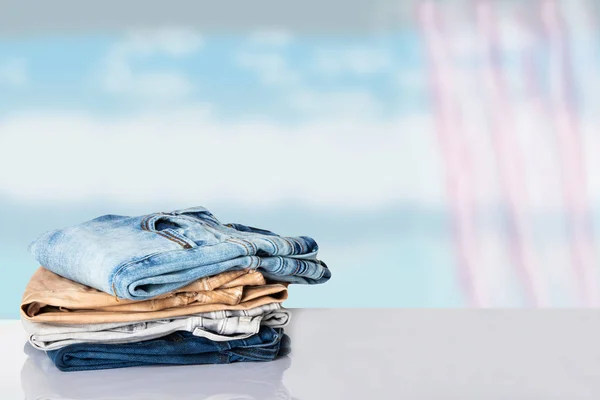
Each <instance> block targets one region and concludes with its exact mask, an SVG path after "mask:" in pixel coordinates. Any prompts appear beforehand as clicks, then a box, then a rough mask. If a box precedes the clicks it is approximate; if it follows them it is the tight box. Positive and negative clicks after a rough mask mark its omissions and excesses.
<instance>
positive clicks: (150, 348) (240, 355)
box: [46, 326, 291, 371]
mask: <svg viewBox="0 0 600 400" xmlns="http://www.w3.org/2000/svg"><path fill="white" fill-rule="evenodd" d="M290 351H291V349H290V339H289V337H288V336H287V335H285V334H284V333H283V330H282V329H274V328H271V327H267V326H262V327H261V329H260V331H259V332H258V333H257V334H255V335H253V336H250V337H249V338H247V339H239V340H231V341H226V342H215V341H212V340H209V339H207V338H203V337H197V336H194V335H193V334H191V333H190V332H182V331H178V332H174V333H171V334H169V335H167V336H164V337H162V338H158V339H152V340H148V341H144V342H136V343H126V344H98V343H82V344H72V345H69V346H66V347H62V348H60V349H58V350H52V351H48V352H46V354H47V355H48V357H50V359H51V360H52V361H53V362H54V365H56V367H57V368H58V369H60V370H61V371H83V370H99V369H111V368H125V367H134V366H142V365H192V364H229V363H234V362H246V361H271V360H273V359H275V358H276V357H278V356H284V355H287V354H288V353H289V352H290Z"/></svg>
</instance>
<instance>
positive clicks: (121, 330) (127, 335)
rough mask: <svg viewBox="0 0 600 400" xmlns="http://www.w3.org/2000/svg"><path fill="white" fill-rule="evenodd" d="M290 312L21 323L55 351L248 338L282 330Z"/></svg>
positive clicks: (40, 345)
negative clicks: (188, 336) (171, 337)
mask: <svg viewBox="0 0 600 400" xmlns="http://www.w3.org/2000/svg"><path fill="white" fill-rule="evenodd" d="M289 320H290V312H289V311H288V310H285V309H282V308H281V305H280V304H279V303H271V304H266V305H264V306H261V307H257V308H252V309H250V310H227V311H217V312H213V313H202V314H197V315H190V316H188V317H176V318H172V319H161V320H156V321H144V322H135V323H128V322H118V323H108V324H88V325H61V324H48V323H35V322H29V321H27V320H22V323H23V326H24V328H25V330H26V331H27V332H28V333H29V342H30V343H31V345H32V346H33V347H35V348H36V349H39V350H56V349H59V348H61V347H65V346H68V345H71V344H77V343H105V344H109V343H112V344H117V343H133V342H140V341H144V340H150V339H155V338H159V337H163V336H166V335H168V334H170V333H173V332H176V331H188V332H191V333H192V334H193V335H194V336H199V337H205V338H207V339H210V340H213V341H225V340H235V339H246V338H248V337H250V336H252V335H254V334H256V333H258V332H259V330H260V326H261V325H265V326H270V327H272V328H283V327H284V326H286V325H287V324H288V322H289Z"/></svg>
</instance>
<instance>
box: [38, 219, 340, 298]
mask: <svg viewBox="0 0 600 400" xmlns="http://www.w3.org/2000/svg"><path fill="white" fill-rule="evenodd" d="M30 251H31V252H32V253H33V255H34V256H35V258H36V260H37V261H38V262H39V263H40V264H41V265H43V266H44V267H46V268H47V269H49V270H50V271H52V272H55V273H57V274H59V275H61V276H63V277H65V278H68V279H71V280H74V281H76V282H79V283H82V284H85V285H88V286H91V287H94V288H96V289H98V290H102V291H104V292H106V293H110V294H113V295H116V296H118V297H121V298H126V299H132V300H142V299H148V298H152V297H155V296H158V295H161V294H164V293H168V292H171V291H173V290H175V289H178V288H180V287H183V286H185V285H187V284H188V283H190V282H192V281H195V280H197V279H199V278H202V277H205V276H211V275H216V274H218V273H221V272H224V271H227V270H234V269H244V268H252V269H257V270H259V271H260V272H262V273H263V274H264V275H265V277H267V278H269V279H272V280H276V281H283V282H290V283H305V284H315V283H323V282H325V281H327V280H328V279H329V278H330V276H331V273H330V272H329V269H328V268H327V266H326V265H325V263H323V262H321V261H319V260H317V251H318V246H317V243H316V242H315V241H314V240H313V239H312V238H310V237H307V236H298V237H283V236H279V235H277V234H275V233H273V232H270V231H266V230H262V229H257V228H252V227H249V226H245V225H241V224H222V223H220V222H219V221H218V220H217V219H216V218H215V217H214V216H213V215H212V214H211V213H210V212H209V211H208V210H206V209H205V208H203V207H195V208H189V209H185V210H178V211H173V212H171V213H155V214H149V215H142V216H139V217H125V216H119V215H105V216H102V217H98V218H96V219H93V220H91V221H87V222H84V223H82V224H79V225H75V226H72V227H68V228H64V229H59V230H55V231H52V232H48V233H46V234H44V235H42V236H41V237H40V238H39V239H37V240H36V241H35V242H33V243H32V244H31V245H30Z"/></svg>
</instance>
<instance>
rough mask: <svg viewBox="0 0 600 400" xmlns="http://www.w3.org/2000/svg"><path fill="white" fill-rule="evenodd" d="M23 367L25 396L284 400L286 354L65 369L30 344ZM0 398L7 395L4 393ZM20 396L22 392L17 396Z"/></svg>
mask: <svg viewBox="0 0 600 400" xmlns="http://www.w3.org/2000/svg"><path fill="white" fill-rule="evenodd" d="M24 351H25V353H26V354H27V359H26V361H25V363H24V364H23V367H22V368H21V387H22V391H23V393H24V394H25V400H42V399H43V400H67V399H68V400H91V399H94V400H125V399H127V400H133V399H137V400H165V399H176V400H199V399H205V400H209V399H210V400H251V399H254V400H286V399H289V400H291V399H292V396H291V394H290V391H289V390H288V389H287V388H286V387H285V385H284V384H283V376H284V373H285V371H286V370H287V369H288V368H289V367H290V365H291V359H290V358H289V357H280V358H278V359H277V360H274V361H270V362H265V363H236V364H229V365H211V366H195V365H188V366H179V367H177V368H163V367H155V368H153V367H137V368H124V369H120V370H118V371H113V370H104V371H93V372H82V373H74V374H68V373H64V372H62V371H59V370H58V369H57V368H56V367H55V366H54V364H53V363H52V361H51V360H50V359H49V358H48V357H46V354H44V352H42V351H38V350H35V349H34V348H32V347H31V346H29V345H26V346H25V348H24ZM4 395H5V396H3V397H2V398H7V399H8V398H10V399H11V400H12V397H10V396H8V397H7V394H6V393H5V394H4ZM20 398H22V397H20Z"/></svg>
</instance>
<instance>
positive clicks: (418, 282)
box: [0, 0, 600, 318]
mask: <svg viewBox="0 0 600 400" xmlns="http://www.w3.org/2000/svg"><path fill="white" fill-rule="evenodd" d="M0 4H1V5H0V10H1V11H0V149H1V156H0V222H1V224H0V266H2V270H3V271H4V272H3V277H2V279H1V280H0V317H1V318H17V317H18V305H19V300H20V297H21V294H22V292H23V290H24V288H25V285H26V283H27V281H28V279H29V277H30V276H31V274H32V273H33V271H34V270H35V269H36V268H37V267H38V266H37V264H36V262H35V260H34V259H33V258H32V257H31V256H30V255H29V254H28V253H27V245H28V244H29V242H31V241H32V240H34V239H35V238H36V237H37V236H38V235H40V234H41V233H43V232H44V231H46V230H50V229H54V228H60V227H64V226H68V225H71V224H75V223H79V222H82V221H85V220H88V219H91V218H94V217H96V216H99V215H103V214H108V213H110V214H123V215H141V214H146V213H150V212H156V211H171V210H173V209H178V208H186V207H191V206H196V205H202V206H205V207H207V208H208V209H209V210H211V211H212V212H213V213H214V214H215V215H216V216H217V217H218V218H219V219H220V220H221V221H223V222H239V223H243V224H248V225H252V226H257V227H261V228H265V229H270V230H273V231H275V232H278V233H280V234H284V235H290V236H292V235H309V236H312V237H314V238H315V239H316V240H317V242H318V243H319V245H320V247H321V252H320V255H321V258H322V259H323V260H324V261H326V262H327V264H328V265H329V266H330V268H331V269H332V271H333V278H332V279H331V281H330V282H329V283H328V284H326V285H322V286H313V287H305V286H293V287H292V288H291V289H290V292H291V293H290V299H289V301H288V302H287V303H286V304H287V305H288V306H289V307H593V306H598V303H599V302H600V280H599V275H600V273H599V272H600V271H599V268H600V265H599V262H600V231H599V223H600V174H599V173H597V172H596V171H597V170H598V168H599V167H600V157H599V156H600V32H599V28H598V23H599V22H600V4H599V3H598V2H595V1H591V0H590V1H585V0H572V1H571V0H569V1H566V0H565V1H552V0H544V1H444V2H442V1H382V0H378V1H367V0H364V1H352V2H346V1H337V0H334V1H328V2H317V1H314V0H310V1H303V2H289V3H288V2H279V1H264V0H258V1H253V2H233V1H223V2H208V1H200V2H198V1H181V0H176V1H171V2H164V3H163V4H162V5H160V6H158V5H155V4H148V2H142V1H137V0H135V1H129V2H126V3H122V2H117V1H114V0H108V1H104V2H99V3H87V2H86V3H83V2H76V1H67V0H57V1H54V2H42V3H39V2H36V3H34V2H31V1H24V2H16V1H14V2H8V3H6V2H3V3H0Z"/></svg>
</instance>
